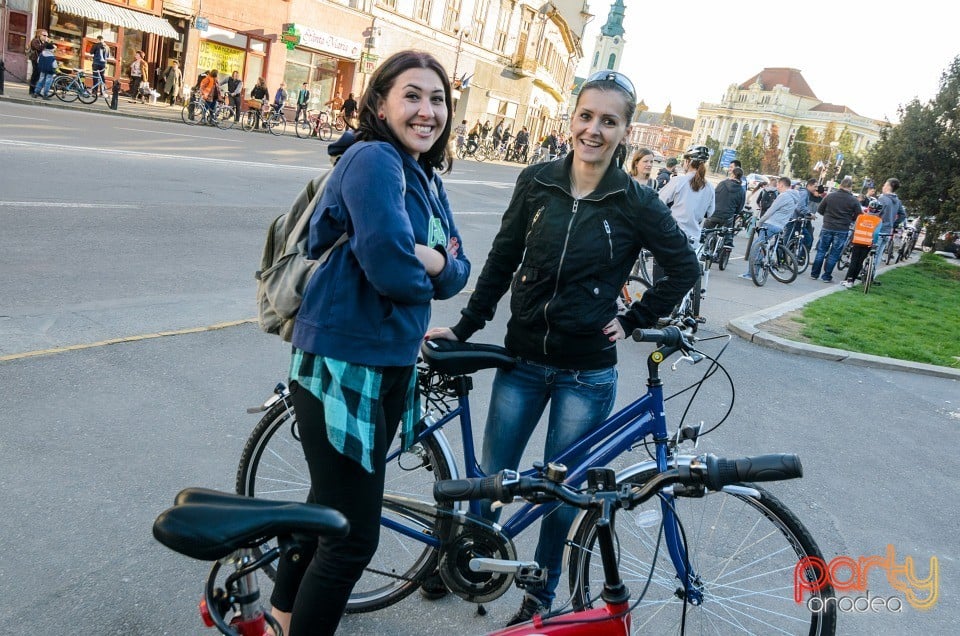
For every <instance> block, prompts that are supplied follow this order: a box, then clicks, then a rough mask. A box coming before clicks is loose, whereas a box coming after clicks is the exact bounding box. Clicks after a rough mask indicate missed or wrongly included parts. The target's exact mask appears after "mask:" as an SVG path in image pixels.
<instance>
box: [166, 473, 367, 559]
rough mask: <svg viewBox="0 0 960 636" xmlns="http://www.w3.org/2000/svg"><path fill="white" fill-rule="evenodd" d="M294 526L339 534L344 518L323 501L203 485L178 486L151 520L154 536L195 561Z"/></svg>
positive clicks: (289, 530)
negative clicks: (273, 498) (270, 497)
mask: <svg viewBox="0 0 960 636" xmlns="http://www.w3.org/2000/svg"><path fill="white" fill-rule="evenodd" d="M294 532H300V533H304V534H317V535H324V536H338V537H344V536H346V535H347V534H348V533H349V532H350V523H349V522H348V521H347V519H346V517H344V516H343V515H342V514H341V513H340V512H338V511H336V510H334V509H332V508H328V507H326V506H320V505H315V504H306V503H292V502H288V501H268V500H266V499H253V498H251V497H244V496H241V495H233V494H229V493H225V492H218V491H216V490H209V489H206V488H187V489H186V490H183V491H181V492H180V494H178V495H177V497H176V499H175V505H174V506H173V507H172V508H168V509H167V510H165V511H163V512H162V513H160V516H158V517H157V520H156V521H154V522H153V536H154V538H156V540H157V541H159V542H160V543H162V544H163V545H165V546H167V547H168V548H170V549H171V550H174V551H175V552H179V553H180V554H184V555H186V556H188V557H192V558H194V559H200V560H201V561H216V560H217V559H222V558H223V557H225V556H227V555H229V554H230V553H232V552H235V551H237V550H239V549H240V548H247V547H253V546H256V545H258V544H260V543H262V542H263V541H264V540H265V539H269V538H272V537H275V536H278V535H289V534H293V533H294Z"/></svg>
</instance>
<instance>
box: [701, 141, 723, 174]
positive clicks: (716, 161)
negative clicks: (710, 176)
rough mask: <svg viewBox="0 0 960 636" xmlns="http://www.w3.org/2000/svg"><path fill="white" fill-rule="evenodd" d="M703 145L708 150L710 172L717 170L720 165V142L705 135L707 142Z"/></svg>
mask: <svg viewBox="0 0 960 636" xmlns="http://www.w3.org/2000/svg"><path fill="white" fill-rule="evenodd" d="M703 145H704V146H706V147H707V148H709V149H710V158H711V162H710V168H711V169H712V170H719V169H720V168H719V165H720V142H719V141H717V140H716V139H714V138H713V137H711V136H710V135H707V140H706V141H705V142H703Z"/></svg>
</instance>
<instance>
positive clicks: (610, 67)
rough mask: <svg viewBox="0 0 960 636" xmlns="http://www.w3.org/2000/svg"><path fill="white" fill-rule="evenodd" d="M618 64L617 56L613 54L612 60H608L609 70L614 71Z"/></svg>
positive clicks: (611, 55)
mask: <svg viewBox="0 0 960 636" xmlns="http://www.w3.org/2000/svg"><path fill="white" fill-rule="evenodd" d="M616 63H617V54H616V53H611V54H610V58H609V59H608V60H607V69H609V70H611V71H612V70H613V69H614V66H615V65H616Z"/></svg>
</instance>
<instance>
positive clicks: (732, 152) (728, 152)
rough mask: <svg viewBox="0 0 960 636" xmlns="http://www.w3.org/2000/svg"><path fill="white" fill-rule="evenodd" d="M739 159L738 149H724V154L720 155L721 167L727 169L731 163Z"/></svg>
mask: <svg viewBox="0 0 960 636" xmlns="http://www.w3.org/2000/svg"><path fill="white" fill-rule="evenodd" d="M736 158H737V150H736V148H724V149H723V152H722V153H720V167H721V168H726V167H727V166H729V165H730V162H731V161H733V160H734V159H736Z"/></svg>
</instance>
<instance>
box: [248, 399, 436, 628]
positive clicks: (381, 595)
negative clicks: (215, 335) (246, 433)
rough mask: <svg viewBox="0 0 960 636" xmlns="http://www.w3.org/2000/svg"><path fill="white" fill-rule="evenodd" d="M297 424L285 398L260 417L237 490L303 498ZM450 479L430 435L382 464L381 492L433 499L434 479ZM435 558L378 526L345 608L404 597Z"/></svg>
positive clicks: (271, 569)
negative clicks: (371, 554)
mask: <svg viewBox="0 0 960 636" xmlns="http://www.w3.org/2000/svg"><path fill="white" fill-rule="evenodd" d="M296 426H297V424H296V416H295V414H294V411H293V405H292V403H290V401H289V399H288V400H286V401H284V400H280V401H279V402H277V403H276V404H274V405H273V406H272V407H271V408H270V409H269V410H268V411H267V412H266V413H265V414H264V415H263V417H262V418H261V419H260V421H259V422H258V423H257V425H256V426H255V427H254V429H253V432H252V433H251V434H250V437H249V438H248V439H247V442H246V444H245V445H244V448H243V453H242V454H241V456H240V463H239V465H238V467H237V479H236V491H237V494H240V495H246V496H248V497H254V496H256V497H258V498H261V499H274V500H283V501H299V502H302V501H305V500H306V497H307V493H308V492H309V489H310V473H309V470H308V468H307V463H306V460H305V459H304V457H303V449H302V447H301V445H300V440H299V436H298V433H297V432H296ZM417 462H420V463H419V465H418V464H417ZM425 471H427V472H425ZM428 473H429V474H428ZM451 477H452V473H451V471H450V466H449V465H448V464H447V461H446V458H445V456H444V454H443V452H442V448H441V445H440V442H438V441H437V439H436V438H435V437H433V436H431V437H427V438H424V439H423V440H422V441H421V442H419V443H417V444H415V445H414V446H413V447H412V448H410V449H408V450H407V451H406V452H404V453H402V454H401V455H400V456H399V457H398V458H397V460H395V461H393V462H391V463H390V464H389V465H388V466H387V471H386V479H385V485H384V492H385V493H391V492H392V493H396V494H401V495H405V496H410V497H416V498H419V499H422V500H424V501H431V502H432V501H433V495H432V489H433V482H434V481H437V480H440V479H450V478H451ZM384 509H385V512H384V514H388V515H391V516H394V517H401V518H402V519H403V520H404V522H405V523H406V524H407V525H409V523H410V522H411V521H412V519H411V517H410V515H409V514H408V513H407V512H406V511H404V510H401V509H399V508H397V507H394V506H392V505H391V504H390V503H389V502H384ZM417 523H418V525H420V526H421V528H420V529H421V530H422V531H423V532H425V533H427V532H432V527H428V524H427V523H425V522H417ZM273 545H274V542H269V543H265V544H262V545H261V546H259V547H257V548H255V549H254V554H255V555H256V556H257V557H259V556H260V555H261V554H262V553H263V552H264V551H266V550H268V549H269V548H270V547H272V546H273ZM396 546H400V548H399V550H397V549H394V550H392V551H390V548H391V547H394V548H396ZM398 555H399V558H398ZM437 558H438V555H437V551H436V550H434V549H433V548H431V547H429V546H427V545H426V544H425V543H421V542H419V541H416V540H415V539H411V538H409V537H406V536H405V535H402V534H400V533H397V532H394V531H392V530H389V529H388V528H385V527H381V529H380V545H379V547H378V548H377V553H376V554H375V555H374V557H373V560H371V562H370V564H369V565H368V566H367V568H366V570H365V571H364V573H363V576H361V578H360V580H359V581H358V582H357V584H356V585H355V586H354V588H353V592H352V593H351V595H350V600H349V601H348V602H347V607H346V612H347V613H360V612H372V611H374V610H377V609H381V608H383V607H387V606H388V605H392V604H394V603H396V602H398V601H400V600H402V599H404V598H406V597H407V596H409V595H410V594H411V593H413V592H414V591H415V590H416V589H417V588H418V587H419V586H420V582H421V581H422V580H423V578H424V577H425V576H426V575H428V574H430V573H431V572H433V571H434V570H435V569H436V567H437ZM263 571H264V572H265V573H266V574H267V576H268V577H270V579H271V580H273V579H275V578H276V564H275V563H271V564H268V565H266V566H264V568H263ZM381 572H382V573H383V574H381Z"/></svg>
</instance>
